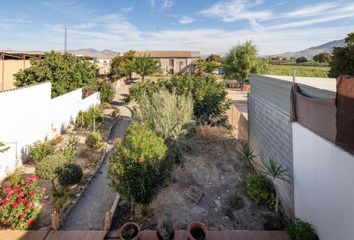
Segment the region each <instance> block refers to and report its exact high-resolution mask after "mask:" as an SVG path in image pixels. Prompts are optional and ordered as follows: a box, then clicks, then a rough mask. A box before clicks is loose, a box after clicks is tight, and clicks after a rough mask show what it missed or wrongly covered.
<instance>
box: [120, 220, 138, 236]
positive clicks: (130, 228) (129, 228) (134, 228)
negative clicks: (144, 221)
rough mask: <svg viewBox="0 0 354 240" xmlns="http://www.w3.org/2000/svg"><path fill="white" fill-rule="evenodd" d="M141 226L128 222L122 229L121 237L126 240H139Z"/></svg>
mask: <svg viewBox="0 0 354 240" xmlns="http://www.w3.org/2000/svg"><path fill="white" fill-rule="evenodd" d="M139 232H140V227H139V225H138V224H136V223H133V222H127V223H125V224H124V225H123V227H122V228H121V230H120V238H121V239H124V240H138V239H139Z"/></svg>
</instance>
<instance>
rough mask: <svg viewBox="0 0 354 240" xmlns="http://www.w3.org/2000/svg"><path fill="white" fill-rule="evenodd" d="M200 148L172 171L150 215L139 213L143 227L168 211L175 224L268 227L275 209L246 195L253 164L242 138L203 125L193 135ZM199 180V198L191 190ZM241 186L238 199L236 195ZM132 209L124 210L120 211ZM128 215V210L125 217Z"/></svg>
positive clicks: (220, 228)
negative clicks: (244, 158) (241, 150)
mask: <svg viewBox="0 0 354 240" xmlns="http://www.w3.org/2000/svg"><path fill="white" fill-rule="evenodd" d="M193 142H194V145H195V149H194V150H193V151H192V152H191V153H188V154H187V155H186V161H185V162H184V164H183V166H182V167H177V168H176V169H175V170H174V171H173V173H172V179H171V183H170V184H169V185H168V186H167V187H165V188H163V190H162V191H161V192H160V193H159V195H158V196H157V198H156V199H155V200H154V201H153V203H152V204H151V206H150V208H149V210H148V211H147V214H146V215H145V216H144V217H137V219H135V221H137V222H139V223H140V225H141V226H142V228H154V227H155V226H156V222H157V220H158V219H159V218H160V217H162V216H163V215H170V216H171V218H172V220H173V222H174V227H175V229H186V228H187V225H188V224H189V223H190V222H192V221H196V220H197V221H202V222H204V223H205V224H206V225H207V226H208V228H209V229H211V230H217V229H219V230H231V229H242V230H264V229H267V230H268V229H269V227H268V226H269V224H270V222H272V221H273V220H274V217H275V216H274V213H273V212H271V211H269V210H268V209H266V208H264V207H258V206H256V205H255V204H254V203H253V202H252V201H251V200H249V199H248V197H247V196H246V186H245V185H246V183H245V181H246V178H247V175H248V170H247V168H246V166H244V164H243V163H242V162H240V160H239V159H238V158H237V152H236V146H237V144H238V142H237V140H236V139H234V138H232V137H231V136H230V135H229V134H228V131H227V130H226V129H224V128H215V127H213V128H212V127H202V128H199V129H198V131H197V134H196V136H195V137H194V138H193ZM191 185H194V186H196V187H198V188H199V189H200V190H202V192H203V193H204V196H203V197H202V199H201V201H200V202H199V204H196V203H194V202H193V201H191V200H190V199H189V198H188V197H187V196H186V192H187V190H188V188H189V187H190V186H191ZM236 188H237V189H238V191H237V192H238V197H237V205H236V207H235V206H234V207H233V206H232V198H233V196H234V195H235V192H236ZM124 211H126V214H128V212H129V211H128V210H126V209H123V210H121V212H120V214H121V215H124ZM121 220H122V221H124V220H125V219H124V216H123V217H122V219H121Z"/></svg>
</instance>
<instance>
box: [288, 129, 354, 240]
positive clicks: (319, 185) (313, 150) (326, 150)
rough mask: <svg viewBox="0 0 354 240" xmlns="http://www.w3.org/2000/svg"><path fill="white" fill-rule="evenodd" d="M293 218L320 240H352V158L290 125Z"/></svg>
mask: <svg viewBox="0 0 354 240" xmlns="http://www.w3.org/2000/svg"><path fill="white" fill-rule="evenodd" d="M292 128H293V151H294V188H295V215H296V217H298V218H301V219H303V220H305V221H308V222H310V223H311V224H312V225H313V226H314V228H315V229H316V231H317V233H318V235H319V237H320V239H321V240H334V239H338V240H339V239H340V240H352V239H354V156H353V155H351V154H349V153H348V152H346V151H344V150H342V149H341V148H339V147H337V146H336V145H335V144H333V143H331V142H329V141H327V140H325V139H324V138H322V137H320V136H319V135H317V134H315V133H314V132H312V131H310V130H309V129H307V128H305V127H303V126H302V125H300V124H298V123H293V124H292Z"/></svg>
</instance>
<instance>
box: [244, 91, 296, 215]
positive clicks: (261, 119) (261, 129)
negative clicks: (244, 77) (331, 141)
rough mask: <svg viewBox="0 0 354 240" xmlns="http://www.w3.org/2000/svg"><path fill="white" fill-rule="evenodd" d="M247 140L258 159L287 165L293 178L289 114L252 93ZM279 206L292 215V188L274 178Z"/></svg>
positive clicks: (258, 161)
mask: <svg viewBox="0 0 354 240" xmlns="http://www.w3.org/2000/svg"><path fill="white" fill-rule="evenodd" d="M248 123H249V142H250V144H251V145H252V147H253V148H254V150H255V153H256V154H257V163H258V164H259V167H260V166H261V165H260V164H262V163H261V161H268V160H269V158H272V159H273V160H275V161H277V162H279V163H282V164H283V166H285V167H287V168H288V174H289V176H290V178H291V179H292V178H293V176H292V175H293V151H292V128H291V122H290V117H289V116H288V115H286V114H284V113H283V112H281V111H280V110H278V109H277V108H276V107H275V106H273V105H271V104H270V103H268V102H266V101H265V100H264V99H262V98H259V97H257V96H256V95H255V94H252V92H251V93H250V94H249V97H248ZM276 187H277V188H278V192H279V194H280V199H281V202H282V203H283V204H282V206H283V207H284V210H285V211H286V213H287V214H288V215H289V216H293V215H294V187H293V183H292V181H291V182H290V183H287V182H284V181H277V182H276Z"/></svg>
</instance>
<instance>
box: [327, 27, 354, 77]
mask: <svg viewBox="0 0 354 240" xmlns="http://www.w3.org/2000/svg"><path fill="white" fill-rule="evenodd" d="M345 43H346V46H344V47H336V48H334V49H333V52H332V61H331V63H330V67H331V69H330V71H329V76H330V77H338V76H339V75H342V74H345V75H349V76H354V32H352V33H349V34H348V37H347V38H346V39H345Z"/></svg>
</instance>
